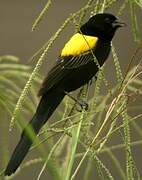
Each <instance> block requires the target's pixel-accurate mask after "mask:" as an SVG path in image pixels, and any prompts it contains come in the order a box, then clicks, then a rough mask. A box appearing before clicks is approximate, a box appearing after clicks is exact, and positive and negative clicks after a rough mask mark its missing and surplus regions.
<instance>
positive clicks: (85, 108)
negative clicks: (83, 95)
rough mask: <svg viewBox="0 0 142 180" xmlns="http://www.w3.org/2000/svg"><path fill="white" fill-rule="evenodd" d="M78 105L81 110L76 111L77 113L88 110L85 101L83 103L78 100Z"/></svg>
mask: <svg viewBox="0 0 142 180" xmlns="http://www.w3.org/2000/svg"><path fill="white" fill-rule="evenodd" d="M78 104H79V105H80V107H81V110H80V109H78V111H79V112H81V111H82V110H85V111H87V110H88V108H89V105H88V103H87V102H86V101H84V100H79V101H78Z"/></svg>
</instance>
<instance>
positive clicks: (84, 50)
mask: <svg viewBox="0 0 142 180" xmlns="http://www.w3.org/2000/svg"><path fill="white" fill-rule="evenodd" d="M122 25H123V23H120V22H119V21H118V19H117V18H116V17H115V16H114V15H112V14H108V13H102V14H97V15H95V16H93V17H91V18H90V19H89V20H88V21H87V22H86V23H85V24H83V25H82V26H81V27H80V29H79V31H78V32H77V33H76V34H74V35H73V36H72V37H71V38H70V40H69V41H68V42H67V43H66V44H65V46H64V48H63V49H62V51H61V53H60V56H59V58H58V60H57V62H56V64H55V66H54V67H53V68H52V69H51V70H50V71H49V73H48V75H47V77H46V78H45V80H44V82H43V84H42V87H41V89H40V91H39V96H41V100H40V102H39V105H38V107H37V109H36V112H35V114H34V116H33V118H32V120H31V121H30V122H29V124H28V125H27V126H26V128H25V129H24V130H23V133H22V135H21V139H20V141H19V143H18V144H17V146H16V148H15V150H14V152H13V154H12V157H11V159H10V161H9V163H8V165H7V168H6V170H5V175H11V174H12V173H14V172H15V171H16V169H17V168H18V167H19V165H20V164H21V162H22V161H23V159H24V157H25V156H26V154H27V153H28V150H29V148H30V147H31V145H32V143H33V140H32V139H31V137H30V136H29V133H28V128H29V127H31V128H32V130H33V132H34V133H35V134H38V133H39V130H40V129H41V127H42V126H43V125H44V124H45V123H46V121H47V120H48V119H49V118H50V116H51V115H52V113H53V112H54V111H55V109H56V108H57V106H58V105H59V104H60V102H61V101H62V100H63V98H64V96H65V95H66V94H67V93H69V92H71V91H74V90H76V89H78V88H80V87H81V86H83V85H84V84H86V83H88V82H89V81H90V80H91V79H92V78H93V77H94V76H95V75H96V73H97V72H98V69H99V68H98V65H97V64H96V62H95V61H94V55H95V57H96V58H97V61H98V63H99V66H102V65H103V64H104V62H105V61H106V59H107V57H108V55H109V53H110V49H111V40H112V38H113V36H114V34H115V32H116V30H117V28H119V27H121V26H122Z"/></svg>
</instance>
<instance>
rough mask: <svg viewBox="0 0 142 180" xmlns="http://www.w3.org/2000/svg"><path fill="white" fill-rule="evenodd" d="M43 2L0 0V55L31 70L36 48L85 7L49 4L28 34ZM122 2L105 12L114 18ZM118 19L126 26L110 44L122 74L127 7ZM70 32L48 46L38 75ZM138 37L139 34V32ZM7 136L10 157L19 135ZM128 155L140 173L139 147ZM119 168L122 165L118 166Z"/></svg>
mask: <svg viewBox="0 0 142 180" xmlns="http://www.w3.org/2000/svg"><path fill="white" fill-rule="evenodd" d="M46 2H47V1H46V0H40V1H35V0H30V1H27V0H25V1H19V0H12V1H10V0H0V55H5V54H12V55H15V56H17V57H19V58H20V60H21V62H22V63H25V64H29V65H32V66H34V65H35V63H36V61H35V62H34V61H32V62H30V61H29V59H30V57H31V56H32V55H33V54H34V53H35V52H36V51H37V50H38V49H39V48H41V46H42V45H43V44H44V43H45V42H46V41H47V40H48V39H49V38H50V37H51V35H53V34H54V32H56V30H57V29H58V28H59V27H60V25H61V24H62V23H63V22H64V20H65V19H66V18H67V17H68V16H69V14H70V13H73V12H75V11H76V10H78V9H80V8H81V7H82V6H83V5H85V3H86V1H85V0H70V1H67V0H58V1H53V3H52V5H51V7H50V9H49V11H48V13H47V14H46V16H45V17H44V19H43V21H42V22H41V23H40V25H39V26H38V28H37V29H36V30H35V31H34V32H31V27H32V24H33V22H34V20H35V18H36V17H37V15H38V14H39V12H40V11H41V9H42V8H43V7H44V5H45V3H46ZM122 2H123V1H121V0H120V1H117V3H116V4H115V5H114V6H113V8H111V9H108V10H107V12H111V13H113V14H114V15H116V14H117V11H118V7H119V5H120V4H121V3H122ZM137 15H138V20H139V22H140V24H141V19H142V11H140V9H139V8H137ZM121 19H122V21H124V22H125V23H126V24H127V26H126V27H125V28H123V29H121V30H119V31H118V32H117V34H116V36H115V38H114V40H113V42H114V45H115V47H116V51H117V53H118V55H119V59H120V64H121V67H122V70H123V72H125V70H126V67H127V65H128V60H129V59H130V58H131V56H132V54H133V52H134V49H135V48H136V44H135V43H134V40H133V35H132V28H131V20H130V11H129V7H128V8H126V10H125V11H124V13H123V15H122V16H121ZM74 28H75V27H74V25H73V24H70V25H69V26H68V27H67V28H66V29H65V31H64V32H63V33H62V34H61V35H60V37H59V38H58V39H57V41H56V43H55V44H56V45H55V44H54V45H53V46H52V48H51V50H50V51H49V53H48V56H47V60H46V61H45V63H44V65H43V66H42V69H41V74H42V75H43V76H44V75H45V74H46V73H47V72H48V70H49V69H50V68H51V66H52V65H53V64H54V62H55V60H56V59H57V56H58V54H59V52H60V49H61V48H62V47H63V44H64V43H65V42H66V40H67V39H68V38H69V37H70V35H71V34H73V32H74ZM140 28H141V27H140ZM140 31H141V29H140ZM140 33H142V31H141V32H140ZM139 57H141V56H139ZM138 59H139V58H137V59H136V61H137V62H135V63H136V64H137V63H138ZM111 60H112V57H111V55H110V56H109V58H108V61H107V65H106V72H107V73H106V74H107V79H108V80H109V82H110V84H111V83H112V84H113V83H114V82H115V79H114V78H113V77H114V76H113V73H114V72H115V70H114V67H113V66H111V64H112V62H111ZM141 102H142V98H141V97H139V100H137V101H136V103H138V104H140V103H141ZM133 113H134V114H135V113H137V112H133V111H132V112H131V114H133ZM2 118H3V117H0V129H1V132H2V128H3V126H8V124H7V125H5V124H4V125H3V124H2V123H1V119H2ZM8 121H9V120H8ZM8 121H7V123H8ZM139 123H141V122H139ZM141 125H142V123H141ZM141 127H142V126H141ZM1 132H0V134H1ZM131 133H132V134H133V136H132V137H133V140H136V139H137V137H136V136H135V132H131ZM8 135H9V138H10V141H11V142H10V147H9V149H10V153H12V151H13V149H14V147H15V145H16V143H17V141H18V139H19V133H18V132H17V131H16V132H15V130H14V132H13V131H12V132H9V134H8ZM117 139H118V138H117V137H115V139H113V142H115V144H118V143H119V142H118V141H117ZM4 141H5V137H3V136H2V135H0V156H1V154H2V153H1V148H2V144H3V142H4ZM132 151H133V154H134V158H135V161H136V164H137V167H138V169H139V171H140V172H141V162H142V155H141V154H142V145H141V146H138V147H134V148H132ZM123 153H124V152H121V151H120V150H118V151H115V154H116V155H117V157H118V158H119V159H120V162H122V163H124V162H125V160H124V159H123V158H124V157H123ZM36 155H37V153H36V152H35V154H34V156H35V157H36ZM30 156H31V154H29V155H28V157H27V158H29V157H30ZM27 158H26V159H27ZM102 159H103V160H104V162H105V164H106V165H107V167H109V169H112V170H113V166H112V164H111V162H110V161H109V159H108V158H107V154H105V155H103V156H102ZM0 164H1V157H0ZM122 166H124V165H123V164H122ZM0 167H1V165H0ZM40 167H41V165H36V166H32V167H29V168H27V169H26V170H25V171H23V172H21V173H20V174H19V175H17V176H16V177H14V180H25V178H28V179H31V180H34V179H35V177H37V175H38V173H39V168H40ZM83 168H85V163H84V164H83V167H82V168H81V171H80V172H79V175H78V177H77V178H76V179H77V180H79V179H80V180H81V179H82V172H83ZM47 171H48V168H47V169H46V172H45V173H44V174H45V175H43V176H42V178H41V180H45V179H47V174H48V172H47ZM113 172H114V174H113V175H114V177H115V179H116V180H119V179H120V178H119V177H118V176H117V174H115V170H114V171H113ZM95 176H96V172H95V171H94V174H92V178H90V180H93V179H94V178H95ZM141 176H142V174H141ZM49 179H50V177H49ZM63 179H64V178H63Z"/></svg>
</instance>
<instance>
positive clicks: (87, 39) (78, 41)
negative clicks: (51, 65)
mask: <svg viewBox="0 0 142 180" xmlns="http://www.w3.org/2000/svg"><path fill="white" fill-rule="evenodd" d="M97 41H98V38H97V37H93V36H87V35H83V34H80V33H76V34H74V35H73V36H72V37H71V38H70V40H69V41H68V42H67V43H66V44H65V46H64V48H63V49H62V51H61V56H70V55H72V56H77V55H80V54H82V53H84V52H86V51H88V50H90V49H93V48H94V47H95V46H96V44H97Z"/></svg>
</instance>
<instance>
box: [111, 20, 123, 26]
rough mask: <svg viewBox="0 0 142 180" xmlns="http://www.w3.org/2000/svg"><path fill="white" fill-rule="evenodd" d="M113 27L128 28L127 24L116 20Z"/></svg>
mask: <svg viewBox="0 0 142 180" xmlns="http://www.w3.org/2000/svg"><path fill="white" fill-rule="evenodd" d="M112 25H113V27H114V28H119V27H124V26H126V24H125V23H124V22H120V21H118V20H115V21H114V22H113V24H112Z"/></svg>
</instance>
